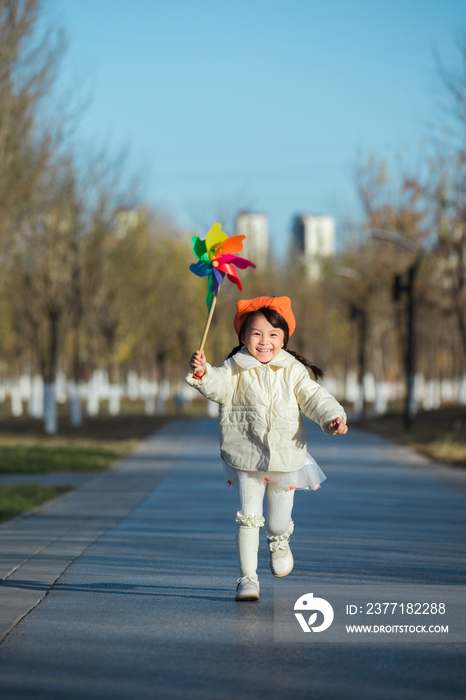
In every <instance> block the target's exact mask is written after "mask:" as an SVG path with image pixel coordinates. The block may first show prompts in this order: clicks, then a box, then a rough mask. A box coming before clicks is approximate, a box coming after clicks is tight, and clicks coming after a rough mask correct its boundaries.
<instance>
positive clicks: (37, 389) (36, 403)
mask: <svg viewBox="0 0 466 700" xmlns="http://www.w3.org/2000/svg"><path fill="white" fill-rule="evenodd" d="M28 412H29V415H30V416H32V417H33V418H43V417H44V380H43V379H42V377H41V376H39V375H36V376H35V377H34V378H33V380H32V385H31V398H30V399H29V403H28Z"/></svg>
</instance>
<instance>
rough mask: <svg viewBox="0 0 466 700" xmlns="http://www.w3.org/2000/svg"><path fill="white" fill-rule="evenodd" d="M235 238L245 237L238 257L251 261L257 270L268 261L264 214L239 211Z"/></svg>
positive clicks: (267, 234)
mask: <svg viewBox="0 0 466 700" xmlns="http://www.w3.org/2000/svg"><path fill="white" fill-rule="evenodd" d="M235 233H236V235H237V236H239V235H243V236H246V240H245V241H244V243H243V250H242V251H241V253H240V255H242V256H244V257H245V258H248V259H249V260H252V262H253V263H255V264H256V266H257V267H258V268H261V267H265V266H266V265H267V262H268V259H269V224H268V220H267V217H266V215H265V214H254V213H252V212H249V211H241V212H239V214H238V216H237V217H236V230H235Z"/></svg>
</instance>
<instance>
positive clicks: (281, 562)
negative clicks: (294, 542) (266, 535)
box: [269, 539, 294, 578]
mask: <svg viewBox="0 0 466 700" xmlns="http://www.w3.org/2000/svg"><path fill="white" fill-rule="evenodd" d="M289 541H290V540H289V539H287V540H280V541H278V542H269V550H270V571H271V572H272V573H273V575H274V576H276V577H277V578H282V577H283V576H288V574H290V573H291V572H292V571H293V566H294V559H293V555H292V553H291V549H290V545H289Z"/></svg>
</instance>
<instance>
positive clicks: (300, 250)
mask: <svg viewBox="0 0 466 700" xmlns="http://www.w3.org/2000/svg"><path fill="white" fill-rule="evenodd" d="M292 252H293V255H294V257H295V258H296V257H301V259H302V260H303V262H304V265H305V268H306V270H307V273H308V275H309V277H311V278H313V279H317V278H318V277H319V275H320V269H321V260H322V258H325V257H328V256H330V255H334V254H335V220H334V219H333V218H332V217H331V216H312V215H310V214H300V215H299V216H296V217H295V220H294V223H293V246H292Z"/></svg>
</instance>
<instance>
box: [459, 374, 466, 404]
mask: <svg viewBox="0 0 466 700" xmlns="http://www.w3.org/2000/svg"><path fill="white" fill-rule="evenodd" d="M458 403H459V404H461V405H462V406H465V405H466V374H464V375H463V376H462V377H461V379H460V380H459V388H458Z"/></svg>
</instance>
